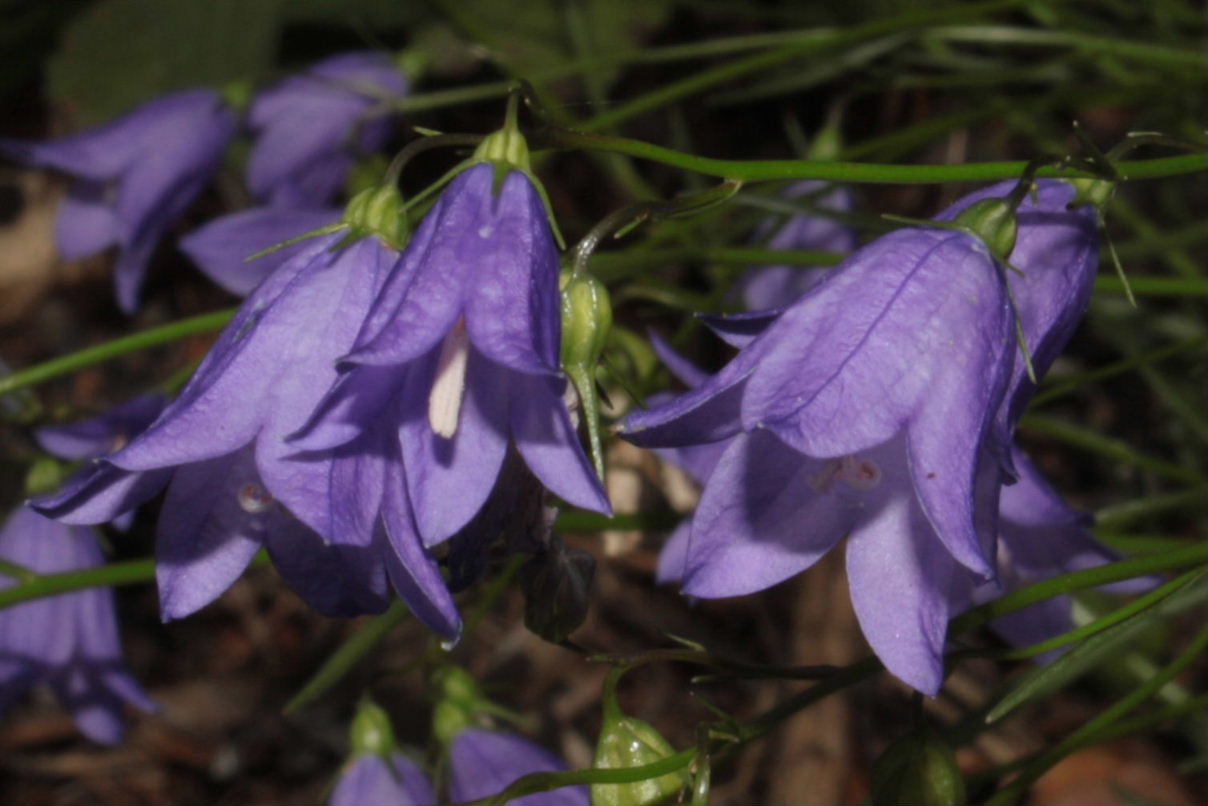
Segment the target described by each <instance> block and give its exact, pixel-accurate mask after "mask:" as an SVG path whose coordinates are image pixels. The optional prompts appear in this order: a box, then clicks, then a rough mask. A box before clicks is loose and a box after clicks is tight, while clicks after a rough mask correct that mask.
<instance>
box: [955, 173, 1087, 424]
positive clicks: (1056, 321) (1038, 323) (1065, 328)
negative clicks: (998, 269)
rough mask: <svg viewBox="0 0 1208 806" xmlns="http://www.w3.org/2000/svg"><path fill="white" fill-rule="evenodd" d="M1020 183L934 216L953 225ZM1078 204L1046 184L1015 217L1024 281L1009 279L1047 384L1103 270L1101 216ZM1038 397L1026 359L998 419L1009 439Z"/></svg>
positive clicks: (1063, 189)
mask: <svg viewBox="0 0 1208 806" xmlns="http://www.w3.org/2000/svg"><path fill="white" fill-rule="evenodd" d="M1014 186H1015V183H1014V182H999V183H998V184H996V185H993V186H991V187H988V188H984V189H982V190H979V191H976V192H974V193H970V194H969V195H967V196H964V197H962V198H961V199H959V200H958V201H957V202H956V203H955V204H953V205H952V206H951V207H949V208H948V209H947V210H945V211H944V212H942V213H940V214H939V215H938V216H936V218H937V220H941V221H948V220H952V219H954V218H955V217H956V216H957V215H959V214H960V212H961V211H962V210H964V209H965V208H966V207H968V206H969V205H971V204H973V203H974V202H977V201H981V200H983V199H988V198H996V197H997V198H1002V197H1005V196H1007V195H1009V194H1010V192H1011V190H1012V189H1013V188H1014ZM1076 196H1077V191H1076V189H1075V188H1074V187H1073V186H1072V185H1070V184H1069V183H1067V182H1064V181H1060V180H1054V179H1042V180H1040V181H1038V182H1037V183H1036V187H1035V192H1034V193H1029V194H1028V195H1027V196H1026V197H1025V198H1024V200H1023V203H1022V204H1020V206H1019V211H1018V214H1017V221H1018V237H1017V238H1016V241H1015V248H1014V249H1013V250H1012V252H1011V257H1010V261H1011V264H1012V265H1013V266H1016V267H1018V268H1019V269H1020V270H1021V271H1022V272H1023V276H1022V277H1020V276H1018V275H1015V274H1014V273H1012V274H1011V275H1009V276H1008V277H1007V282H1008V284H1009V285H1010V287H1011V293H1012V295H1013V296H1014V298H1015V303H1016V309H1017V311H1018V313H1019V318H1020V323H1021V324H1022V326H1023V331H1024V334H1025V338H1026V340H1027V344H1028V349H1029V350H1030V352H1031V354H1032V366H1033V368H1034V369H1035V370H1036V374H1037V375H1038V376H1043V375H1044V373H1045V372H1047V371H1048V368H1049V367H1050V366H1051V365H1052V363H1053V360H1054V359H1055V358H1056V357H1057V355H1058V353H1060V352H1061V350H1062V348H1064V347H1065V344H1066V342H1068V341H1069V339H1070V337H1071V336H1072V335H1073V333H1074V330H1075V329H1076V328H1077V326H1078V322H1079V321H1080V320H1081V319H1082V315H1083V313H1085V311H1086V308H1087V305H1089V304H1090V298H1091V293H1092V291H1093V288H1094V280H1095V274H1096V271H1097V269H1098V262H1099V233H1098V214H1097V213H1096V211H1095V209H1094V207H1093V206H1092V205H1083V206H1081V207H1077V208H1072V209H1071V208H1070V206H1069V205H1070V204H1071V203H1072V202H1073V201H1074V199H1075V198H1076ZM1033 392H1035V385H1034V384H1033V383H1032V382H1031V381H1030V380H1029V379H1028V376H1027V369H1026V366H1025V365H1024V363H1023V360H1022V357H1019V358H1018V359H1017V361H1016V365H1015V370H1014V372H1013V373H1012V377H1011V383H1010V391H1009V392H1008V396H1007V400H1006V401H1005V404H1004V407H1003V410H1002V411H1001V412H1000V414H999V420H1000V422H999V427H1000V428H1002V429H1005V432H1006V436H1007V438H1009V436H1010V431H1011V430H1012V429H1013V428H1014V424H1015V422H1016V421H1017V420H1018V419H1019V416H1020V415H1021V414H1022V413H1023V409H1024V407H1025V406H1026V405H1027V402H1028V401H1029V400H1030V399H1031V397H1032V394H1033Z"/></svg>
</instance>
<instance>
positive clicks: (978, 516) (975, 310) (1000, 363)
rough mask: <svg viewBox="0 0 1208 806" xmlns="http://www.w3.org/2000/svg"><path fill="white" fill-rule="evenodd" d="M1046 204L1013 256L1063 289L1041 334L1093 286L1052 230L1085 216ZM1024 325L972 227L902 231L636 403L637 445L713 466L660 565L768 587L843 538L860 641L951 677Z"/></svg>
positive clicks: (745, 587)
mask: <svg viewBox="0 0 1208 806" xmlns="http://www.w3.org/2000/svg"><path fill="white" fill-rule="evenodd" d="M1051 202H1052V194H1050V196H1049V197H1047V198H1046V197H1043V196H1042V198H1041V203H1042V204H1046V203H1051ZM1059 211H1060V213H1064V214H1065V215H1066V216H1067V217H1074V218H1077V217H1079V216H1080V215H1081V214H1080V213H1078V212H1066V211H1064V202H1063V203H1062V207H1061V208H1059V209H1055V210H1050V211H1046V212H1049V213H1051V215H1049V216H1048V218H1052V219H1057V218H1059V217H1060V216H1059ZM1041 218H1042V219H1043V220H1042V221H1040V222H1038V223H1037V224H1036V225H1035V226H1036V227H1037V229H1036V230H1033V231H1032V232H1034V233H1035V234H1032V232H1027V236H1028V237H1027V238H1025V232H1026V230H1025V226H1024V216H1023V211H1021V214H1020V222H1021V227H1020V229H1021V233H1020V239H1019V242H1018V243H1017V246H1016V249H1015V251H1014V252H1013V253H1012V260H1013V262H1014V263H1015V264H1016V265H1018V266H1020V267H1021V268H1022V269H1023V270H1024V272H1025V273H1027V275H1028V278H1029V282H1032V283H1035V284H1036V285H1037V286H1038V288H1037V289H1036V293H1035V297H1036V298H1039V297H1041V296H1042V293H1041V291H1040V288H1041V287H1047V288H1048V290H1049V293H1051V294H1054V295H1056V296H1057V299H1058V300H1060V303H1059V304H1055V305H1053V306H1051V307H1049V308H1047V309H1045V310H1043V311H1035V310H1021V312H1020V316H1021V319H1022V322H1023V325H1024V330H1025V331H1026V332H1028V340H1029V343H1042V342H1043V343H1053V344H1055V343H1056V342H1057V341H1058V340H1057V339H1054V338H1052V337H1051V335H1050V331H1052V330H1053V329H1055V328H1057V327H1059V326H1060V325H1061V324H1062V323H1064V322H1066V321H1067V320H1068V319H1069V316H1070V315H1069V314H1067V313H1066V310H1067V309H1068V308H1072V309H1074V310H1078V311H1080V310H1081V307H1083V306H1084V304H1085V302H1084V300H1083V299H1082V298H1081V297H1080V296H1079V295H1078V294H1077V293H1070V292H1069V289H1071V288H1075V289H1076V288H1080V287H1081V286H1082V285H1083V284H1082V283H1067V273H1066V271H1065V267H1064V266H1063V265H1057V266H1054V265H1051V264H1050V263H1049V261H1050V260H1051V259H1053V258H1056V259H1063V258H1068V256H1069V255H1068V253H1066V252H1061V251H1057V252H1053V251H1050V250H1049V247H1051V246H1052V243H1051V242H1050V241H1051V240H1052V239H1053V235H1054V233H1057V234H1058V235H1059V236H1062V237H1064V235H1065V234H1066V231H1067V230H1070V229H1073V230H1074V231H1080V230H1079V228H1078V227H1077V226H1075V227H1072V228H1071V227H1070V225H1069V224H1068V223H1064V224H1054V222H1052V221H1049V220H1048V219H1047V218H1045V217H1044V216H1041ZM1050 224H1053V225H1052V226H1050ZM1091 235H1092V236H1093V230H1092V231H1091ZM1084 241H1085V239H1083V243H1081V244H1080V249H1081V250H1082V251H1085V250H1086V246H1085V244H1084ZM1087 268H1092V269H1093V263H1091V262H1088V261H1082V262H1081V263H1080V265H1079V266H1078V268H1077V271H1078V272H1085V271H1086V269H1087ZM1013 279H1014V278H1013ZM1016 293H1017V295H1018V297H1019V298H1021V299H1024V300H1027V299H1031V298H1032V296H1033V295H1032V293H1031V292H1029V293H1028V294H1019V293H1018V291H1016ZM1021 304H1022V303H1021ZM1073 317H1074V319H1075V320H1076V314H1073ZM1012 327H1013V321H1012V308H1011V304H1010V299H1009V297H1008V294H1007V289H1006V287H1005V285H1004V281H1003V274H1002V271H1001V270H1000V268H999V267H997V266H996V265H995V264H994V261H993V260H992V258H991V257H990V255H989V254H988V252H987V251H986V249H985V247H984V246H983V245H982V244H981V243H980V242H979V241H978V240H977V239H975V238H973V237H972V236H970V235H968V234H965V233H962V232H953V231H946V230H924V229H907V230H901V231H898V232H895V233H891V234H890V235H887V236H884V237H882V238H880V239H878V240H877V241H875V242H873V243H872V244H870V245H869V246H867V247H865V248H864V249H862V250H860V251H858V252H857V253H855V254H854V255H852V256H851V257H850V258H849V259H848V260H847V261H845V262H844V263H843V264H841V265H840V266H839V267H838V268H836V269H835V270H834V271H832V272H831V273H829V274H828V275H827V277H826V279H824V280H823V281H822V282H821V283H819V284H818V285H817V286H816V287H815V288H814V289H813V290H812V291H810V292H808V293H807V294H806V295H805V296H804V297H803V298H802V299H800V300H799V301H798V302H797V303H795V304H793V305H792V306H790V307H789V308H788V309H787V310H786V311H785V312H784V313H783V314H782V315H780V316H779V317H778V318H776V319H775V320H774V321H772V322H771V324H770V325H768V326H767V327H766V330H763V332H762V333H760V334H759V335H757V336H755V337H753V338H750V337H744V339H743V340H744V341H746V347H745V348H744V349H743V350H742V351H741V352H740V353H739V355H738V356H737V357H736V358H735V359H734V360H733V361H732V362H731V363H730V364H729V365H727V366H726V367H725V368H724V369H723V370H722V371H721V372H720V373H718V374H717V375H716V376H713V377H711V378H708V379H707V380H705V381H704V382H703V383H701V385H700V386H699V387H698V388H696V389H695V390H693V391H691V392H689V393H688V394H686V395H683V396H681V397H680V398H677V399H676V400H674V401H673V402H671V403H670V404H667V405H664V406H661V407H659V408H658V409H655V410H652V411H646V412H638V413H635V414H633V415H631V416H630V417H629V418H628V419H627V421H626V425H625V430H626V436H627V438H629V439H630V440H631V441H634V442H636V443H638V444H644V445H650V446H667V447H676V446H694V445H701V446H703V447H702V450H703V452H704V457H703V458H704V467H703V468H702V470H706V471H708V470H709V468H708V464H709V463H715V467H713V468H712V469H711V471H710V475H709V477H708V481H707V483H706V486H705V490H704V493H703V495H702V498H701V502H700V505H699V507H698V509H697V512H696V514H695V516H694V517H693V520H692V524H691V527H690V529H691V533H690V537H689V538H688V540H687V541H686V542H685V541H683V538H681V539H680V541H679V542H677V543H676V544H674V547H673V549H672V550H670V552H669V554H668V559H667V560H666V562H667V564H668V567H674V566H675V565H678V560H676V559H675V552H676V551H678V550H679V549H681V548H682V549H683V556H684V565H683V568H684V579H685V584H684V589H685V591H686V592H687V593H690V594H692V595H696V596H702V597H718V596H732V595H738V594H743V593H750V592H754V591H757V590H762V589H763V588H766V587H769V586H771V585H774V584H776V583H777V582H780V581H781V580H783V579H786V578H788V577H789V576H792V575H794V574H796V573H797V572H799V571H801V570H804V569H805V568H807V567H808V566H810V565H812V564H813V563H814V562H815V561H816V560H817V559H818V558H819V557H821V556H822V555H823V554H825V553H826V552H827V551H829V550H830V549H831V548H832V547H833V546H834V545H835V544H836V543H837V542H838V541H839V540H840V539H841V538H842V537H843V536H845V535H848V536H849V540H848V544H847V565H848V575H849V579H850V582H851V591H852V600H853V604H854V606H855V609H856V613H857V616H858V617H859V619H860V623H861V626H862V627H863V629H864V632H865V635H866V637H867V638H868V640H869V642H870V644H872V646H873V648H874V650H875V651H876V652H877V654H878V655H880V657H881V658H882V660H883V661H884V662H885V663H886V665H887V667H888V668H889V669H890V671H892V672H893V673H894V674H896V675H897V676H898V677H900V678H902V679H903V680H905V681H906V682H907V683H909V684H911V685H912V686H914V687H916V688H918V689H919V690H921V691H924V692H928V693H934V692H935V691H937V690H938V688H939V685H940V682H941V680H942V652H943V644H944V637H945V631H946V625H947V620H948V617H949V616H950V615H951V612H952V609H953V603H954V601H959V599H960V597H961V591H962V589H963V588H964V587H965V586H966V585H967V584H968V581H967V580H968V576H969V574H970V573H972V574H973V575H975V576H977V577H981V578H991V577H992V576H993V574H994V565H993V562H992V560H993V558H994V553H995V549H994V545H993V544H994V537H995V534H996V531H997V527H996V526H995V516H996V514H997V511H998V500H997V499H998V491H999V487H1000V483H1001V481H1002V478H1003V470H1001V469H1000V465H1005V466H1007V467H1009V461H1007V458H1009V455H1010V454H1009V443H1005V442H1004V440H1005V439H1006V438H1007V435H1008V434H1009V430H1008V428H1007V427H1006V426H1007V425H1009V424H1010V423H1009V421H1008V419H1007V417H1006V416H1004V415H1003V414H1002V410H1004V409H1006V408H1007V407H1009V406H1010V405H1011V400H1013V399H1014V397H1015V396H1017V395H1019V394H1021V393H1020V392H1019V390H1020V388H1022V387H1021V381H1020V377H1021V375H1020V374H1018V373H1016V372H1015V362H1016V356H1015V352H1016V348H1015V344H1014V339H1013V337H1012V335H1011V329H1012ZM1059 347H1060V345H1059V344H1058V345H1057V348H1058V349H1059ZM1054 352H1055V351H1054ZM1050 360H1051V359H1050ZM1023 377H1025V378H1026V376H1023ZM723 441H725V442H724V443H723ZM709 443H722V444H723V445H724V447H720V446H718V445H711V444H709ZM718 452H720V455H718ZM710 454H711V455H710ZM1003 457H1007V458H1003ZM803 524H808V525H807V526H806V529H805V530H804V533H803V529H802V525H803ZM887 569H892V572H888V571H887ZM665 573H666V575H673V573H672V572H671V571H666V572H665Z"/></svg>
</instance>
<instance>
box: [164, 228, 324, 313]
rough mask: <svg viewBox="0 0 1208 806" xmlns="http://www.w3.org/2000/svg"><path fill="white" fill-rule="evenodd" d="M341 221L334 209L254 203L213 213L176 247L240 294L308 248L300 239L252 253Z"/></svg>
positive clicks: (226, 286)
mask: <svg viewBox="0 0 1208 806" xmlns="http://www.w3.org/2000/svg"><path fill="white" fill-rule="evenodd" d="M339 220H340V211H339V210H338V209H335V208H330V209H326V208H306V209H297V208H285V207H253V208H252V209H250V210H241V211H240V212H238V213H231V214H230V215H225V216H221V217H219V218H215V219H214V220H213V221H210V222H208V223H206V224H205V225H204V226H202V227H199V228H197V229H196V230H194V231H193V232H190V233H189V234H188V235H186V236H185V237H184V238H181V239H180V250H181V251H182V252H184V253H185V254H186V255H188V256H189V258H190V259H192V261H193V262H194V263H196V264H197V267H198V268H200V269H201V270H202V272H204V273H205V275H206V276H207V277H209V278H210V279H211V280H213V281H214V282H215V283H217V284H218V285H220V286H222V287H223V288H225V289H226V290H227V291H230V292H231V293H232V294H235V295H237V296H240V297H246V296H247V295H248V294H250V293H251V292H252V289H253V288H255V287H256V286H258V285H259V284H260V281H261V280H263V279H264V278H265V277H267V276H269V275H270V274H272V273H273V271H274V270H275V269H276V268H277V267H279V266H283V265H285V264H286V263H288V262H289V261H290V259H291V258H293V257H294V256H295V255H297V254H299V253H300V252H302V251H303V250H305V249H306V248H307V242H306V241H305V240H302V241H298V242H297V243H293V244H290V245H289V246H283V247H281V248H280V249H276V250H274V251H272V252H269V253H268V254H264V255H261V256H260V257H258V258H256V259H255V260H248V258H250V257H252V256H253V255H255V254H258V253H260V252H262V251H263V250H265V249H269V248H270V247H273V246H276V245H277V244H280V243H285V242H286V241H290V240H293V239H294V238H297V237H298V236H300V235H304V234H306V233H309V232H313V231H315V230H317V229H319V228H320V227H325V226H327V225H329V224H334V223H335V222H337V221H339Z"/></svg>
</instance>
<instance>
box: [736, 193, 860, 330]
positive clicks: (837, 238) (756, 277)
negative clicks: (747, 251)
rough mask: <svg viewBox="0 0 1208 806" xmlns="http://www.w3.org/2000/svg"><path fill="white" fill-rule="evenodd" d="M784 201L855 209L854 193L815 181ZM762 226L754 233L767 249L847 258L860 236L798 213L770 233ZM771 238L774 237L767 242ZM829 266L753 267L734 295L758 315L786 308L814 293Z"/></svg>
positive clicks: (831, 220) (821, 217) (827, 218)
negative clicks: (807, 200) (819, 252)
mask: <svg viewBox="0 0 1208 806" xmlns="http://www.w3.org/2000/svg"><path fill="white" fill-rule="evenodd" d="M783 196H784V198H786V199H800V198H802V197H809V196H814V198H813V200H812V203H813V206H814V207H816V208H819V209H822V210H833V211H835V212H839V213H845V212H848V211H849V210H851V208H852V194H851V190H850V189H848V188H846V187H844V186H842V185H831V186H829V187H828V185H827V183H825V182H819V181H817V180H807V181H804V182H796V183H794V184H792V185H790V186H789V188H788V189H787V190H786V191H785V192H784V194H783ZM771 230H772V227H771V226H770V224H766V223H765V224H764V225H763V226H761V227H760V228H759V231H758V232H757V233H756V236H757V239H758V240H759V241H766V242H767V248H769V249H786V250H787V249H818V250H823V251H827V252H840V253H847V252H850V251H852V250H853V249H855V247H856V233H855V232H854V231H853V230H852V229H851V228H850V227H848V226H847V225H846V224H844V223H843V222H842V221H840V220H839V219H838V218H833V217H830V216H826V215H818V214H811V213H799V214H797V215H793V216H790V217H789V219H788V220H787V221H784V222H783V223H782V224H781V225H780V226H779V228H777V229H776V230H775V231H774V232H771ZM769 234H771V237H770V238H769V237H768V236H769ZM829 270H830V267H829V266H821V267H808V266H789V265H784V264H779V265H771V266H753V267H751V268H750V269H748V270H747V271H746V272H745V273H744V274H743V276H742V277H741V278H740V279H739V281H738V283H737V284H736V286H735V289H734V292H735V293H736V294H737V296H738V297H739V299H741V300H742V303H743V306H744V307H745V308H746V309H747V310H751V311H760V310H766V309H768V308H780V307H783V306H785V305H788V304H789V303H791V302H792V301H793V300H795V299H797V298H798V297H800V296H801V295H802V294H804V293H805V292H806V291H808V290H810V289H811V288H813V287H814V286H815V285H816V284H817V283H818V281H819V280H821V279H822V276H823V275H824V274H826V272H827V271H829Z"/></svg>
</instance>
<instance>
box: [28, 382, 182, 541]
mask: <svg viewBox="0 0 1208 806" xmlns="http://www.w3.org/2000/svg"><path fill="white" fill-rule="evenodd" d="M167 403H168V401H167V399H166V398H165V397H164V396H163V395H161V394H158V393H156V394H149V395H140V396H138V397H135V398H132V399H130V400H127V401H126V402H125V403H122V404H121V405H120V406H117V407H115V408H113V409H112V410H110V411H108V412H106V413H104V414H101V415H99V416H97V417H91V418H89V419H86V420H80V421H79V422H74V423H68V424H65V425H45V426H42V427H41V428H38V429H35V430H34V437H35V438H36V439H37V440H38V444H39V445H41V446H42V449H43V450H44V451H46V452H47V453H49V454H51V455H52V456H57V457H58V458H60V459H100V458H101V457H104V456H108V455H109V454H111V453H115V452H116V451H119V450H121V449H122V448H124V447H125V446H126V444H127V443H128V442H130V440H131V439H132V438H133V437H135V436H137V435H138V434H140V433H142V432H143V430H145V429H146V427H147V426H149V425H151V423H152V422H154V420H155V418H156V417H158V416H159V414H160V412H161V411H163V410H164V406H166V405H167ZM81 474H82V475H83V476H87V475H90V470H89V469H88V468H87V467H86V468H84V469H83V470H82V471H81ZM133 521H134V510H133V509H130V510H127V511H125V512H121V513H118V514H117V516H116V517H114V519H113V525H114V526H115V527H117V528H118V529H120V530H122V531H126V530H127V529H129V528H130V524H131V523H132V522H133Z"/></svg>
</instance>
